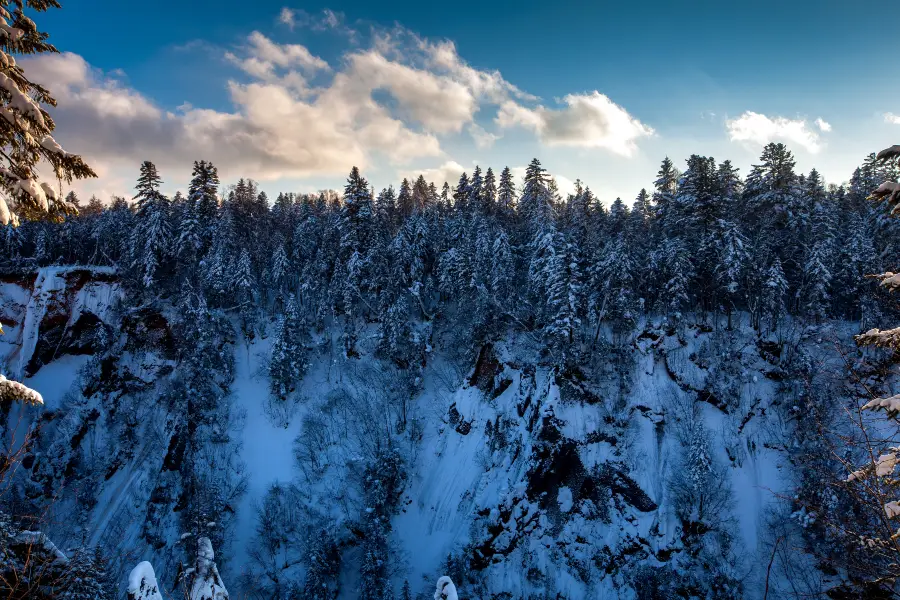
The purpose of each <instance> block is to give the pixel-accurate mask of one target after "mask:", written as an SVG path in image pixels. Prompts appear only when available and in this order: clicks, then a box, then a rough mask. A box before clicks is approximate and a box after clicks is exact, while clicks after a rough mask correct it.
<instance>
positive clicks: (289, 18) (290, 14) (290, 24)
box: [278, 6, 297, 31]
mask: <svg viewBox="0 0 900 600" xmlns="http://www.w3.org/2000/svg"><path fill="white" fill-rule="evenodd" d="M278 22H279V23H281V24H282V25H285V26H287V28H288V29H290V30H291V31H293V30H294V26H295V25H296V24H297V16H296V13H295V12H294V10H293V9H290V8H288V7H287V6H285V7H284V8H282V9H281V12H280V13H279V14H278Z"/></svg>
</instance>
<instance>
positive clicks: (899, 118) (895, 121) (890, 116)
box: [884, 112, 900, 125]
mask: <svg viewBox="0 0 900 600" xmlns="http://www.w3.org/2000/svg"><path fill="white" fill-rule="evenodd" d="M884 122H885V123H891V124H892V125H900V115H895V114H894V113H889V112H886V113H884Z"/></svg>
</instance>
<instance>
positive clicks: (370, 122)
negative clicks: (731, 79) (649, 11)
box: [22, 8, 653, 183]
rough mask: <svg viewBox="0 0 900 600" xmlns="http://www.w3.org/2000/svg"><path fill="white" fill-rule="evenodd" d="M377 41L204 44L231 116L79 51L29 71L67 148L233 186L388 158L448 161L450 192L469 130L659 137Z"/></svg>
mask: <svg viewBox="0 0 900 600" xmlns="http://www.w3.org/2000/svg"><path fill="white" fill-rule="evenodd" d="M278 22H279V23H281V24H282V25H284V26H286V27H287V28H289V29H295V28H300V27H308V28H313V29H318V30H323V31H325V30H334V31H337V32H342V31H343V30H344V29H346V28H347V26H346V25H345V23H344V18H343V15H341V14H340V13H334V12H332V11H324V12H323V13H322V14H321V15H319V16H317V17H311V16H310V15H308V14H307V13H305V12H303V11H300V10H293V9H290V8H284V9H282V11H281V13H280V14H279V15H278ZM369 42H370V43H369V44H368V47H365V48H362V47H359V46H358V45H354V46H351V48H349V49H348V50H347V51H346V52H345V53H344V55H343V56H342V57H341V60H340V61H334V62H333V63H332V64H329V62H327V61H326V60H324V59H323V58H321V57H319V56H317V55H316V54H314V53H313V52H311V51H310V50H309V48H307V47H306V46H304V45H302V44H297V43H279V42H277V41H275V40H273V39H272V38H270V37H268V36H266V35H265V34H263V33H262V32H260V31H253V32H251V33H250V34H249V35H248V36H247V37H246V38H245V39H244V40H243V41H242V43H241V44H239V45H237V46H236V47H234V48H231V49H229V50H225V49H216V48H215V46H212V45H210V44H206V43H204V42H196V43H195V44H193V46H196V47H198V48H200V49H202V51H203V53H204V55H209V54H210V53H214V54H213V56H214V59H215V60H218V61H219V62H220V64H221V63H222V62H224V63H225V64H227V65H231V66H232V67H233V68H234V70H233V72H232V74H231V77H230V78H227V79H226V80H224V81H223V90H224V91H225V92H226V93H227V96H228V98H229V100H230V103H231V106H230V107H229V108H228V109H210V108H204V107H201V106H196V105H195V104H193V103H192V102H190V101H189V100H190V98H188V99H187V100H186V101H185V102H183V103H182V104H181V105H180V106H179V107H178V108H177V109H174V110H166V109H164V108H162V107H160V106H159V105H158V104H157V103H155V102H154V101H153V100H152V99H151V98H149V97H147V96H145V95H144V94H142V93H141V92H139V91H137V90H135V89H133V88H131V87H129V86H128V85H127V84H125V83H123V82H122V81H121V76H118V77H119V78H117V77H114V76H113V72H108V73H103V72H101V71H99V70H97V69H95V68H92V67H91V66H90V65H89V64H88V63H87V62H86V61H85V60H84V59H83V58H82V57H80V56H78V55H76V54H72V53H63V54H58V55H40V56H35V57H28V58H26V59H23V61H22V62H23V64H24V65H25V67H26V69H27V71H28V74H29V76H30V77H32V78H33V79H34V80H35V81H37V82H39V83H43V84H45V85H46V86H47V87H49V88H50V89H51V90H52V91H53V93H54V94H55V95H56V97H57V98H58V100H59V107H58V108H56V109H54V110H53V111H52V114H53V116H54V119H55V120H56V122H57V124H58V132H59V136H58V138H59V139H60V141H61V143H63V144H65V145H66V146H67V147H70V148H71V149H72V151H74V152H79V153H81V154H84V155H85V157H86V158H87V159H88V160H90V161H93V162H94V163H95V164H103V165H104V166H115V165H121V166H128V167H129V168H130V167H133V166H134V165H136V164H138V163H139V162H140V161H142V160H152V161H154V162H156V163H157V164H158V165H159V166H161V167H167V168H168V167H177V168H180V169H182V170H183V169H184V168H185V166H186V165H189V164H190V163H191V161H194V160H200V159H204V160H210V161H212V162H214V163H215V164H216V165H217V166H218V167H219V170H220V172H221V173H222V175H223V177H236V176H249V177H253V178H256V179H259V180H273V179H279V178H285V177H290V178H304V177H317V176H318V177H323V176H324V177H331V176H336V175H338V176H339V175H344V174H345V173H346V172H347V171H348V170H349V169H350V167H351V166H353V165H356V166H359V167H360V168H362V169H365V168H367V167H370V166H371V165H373V164H375V163H378V162H379V161H384V162H387V163H389V164H392V165H396V166H397V167H400V168H402V167H403V165H406V164H409V163H410V162H411V161H413V160H416V159H420V158H427V157H441V160H443V164H442V165H441V166H440V167H437V168H435V169H431V170H429V172H432V173H433V175H434V179H435V182H436V183H437V182H443V181H444V180H447V181H450V182H451V183H453V182H455V180H456V179H457V178H458V177H459V174H460V173H461V172H462V170H463V168H462V167H461V166H460V165H459V164H458V163H455V162H454V161H451V160H449V159H448V157H447V156H446V155H445V154H444V152H443V150H442V148H441V140H442V139H443V138H444V137H445V136H448V135H455V134H460V133H463V132H466V133H467V134H468V136H470V137H471V139H472V141H473V142H474V144H475V146H476V147H477V148H479V149H485V148H489V147H490V146H492V145H493V144H494V143H495V142H496V140H498V139H500V138H501V137H502V136H501V132H500V131H499V130H503V129H506V128H510V127H520V128H525V129H528V130H531V131H533V132H534V133H535V134H536V135H537V136H538V138H539V139H540V140H541V141H543V142H544V143H546V144H548V145H559V146H580V147H586V148H603V149H607V150H609V151H612V152H614V153H616V154H620V155H623V156H630V155H631V154H633V153H634V151H635V149H636V147H637V145H636V144H637V141H638V140H639V139H640V138H643V137H646V136H649V135H652V134H653V130H652V129H651V128H650V127H648V126H646V125H644V124H643V123H641V122H640V121H638V120H637V119H635V118H634V117H632V116H631V115H630V114H629V113H628V112H627V111H626V110H625V109H624V108H622V107H621V106H619V105H617V104H615V103H613V102H612V101H611V100H610V99H609V98H607V97H606V96H604V95H603V94H600V93H599V92H593V93H591V94H581V95H579V94H570V95H568V96H565V97H564V98H563V100H562V106H561V107H559V108H553V109H551V108H545V107H544V106H542V105H540V104H538V99H537V98H536V97H534V96H532V95H530V94H528V93H527V92H525V91H523V90H521V89H519V88H518V87H517V86H515V85H514V84H512V83H510V82H509V81H507V80H506V79H504V78H503V76H502V75H501V74H500V73H499V72H498V71H492V70H484V69H478V68H475V67H473V66H471V65H469V64H468V63H467V62H466V61H465V60H463V59H462V57H461V56H460V55H459V53H458V51H457V48H456V46H455V45H454V44H453V42H451V41H447V40H442V41H431V40H428V39H424V38H421V37H420V36H418V35H416V34H415V33H413V32H410V31H409V30H407V29H404V28H402V27H400V26H396V27H394V28H393V29H391V30H373V31H372V34H371V39H370V40H369ZM182 50H183V51H186V52H187V51H192V46H185V47H184V48H183V49H182ZM485 107H494V108H496V109H498V111H499V112H498V114H497V117H496V119H495V120H494V122H493V123H492V124H490V125H486V124H487V123H490V122H489V121H488V122H486V121H485V120H484V119H479V118H478V117H479V114H480V112H481V111H483V109H485ZM479 121H480V122H479ZM485 126H488V127H490V128H491V129H494V131H488V130H487V129H485Z"/></svg>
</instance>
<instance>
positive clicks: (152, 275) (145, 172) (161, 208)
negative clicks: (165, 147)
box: [131, 160, 172, 289]
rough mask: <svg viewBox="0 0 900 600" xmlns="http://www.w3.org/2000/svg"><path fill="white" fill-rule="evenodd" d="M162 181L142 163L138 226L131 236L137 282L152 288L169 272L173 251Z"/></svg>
mask: <svg viewBox="0 0 900 600" xmlns="http://www.w3.org/2000/svg"><path fill="white" fill-rule="evenodd" d="M161 183H162V179H161V178H160V176H159V173H158V172H157V170H156V165H154V164H153V163H152V162H150V161H149V160H146V161H144V162H143V163H142V164H141V173H140V176H139V177H138V181H137V185H136V186H135V189H136V190H137V194H136V195H135V196H134V199H135V200H137V217H138V219H137V226H136V227H135V228H134V231H133V234H132V250H131V252H132V261H133V263H132V264H133V268H134V271H135V273H136V275H137V277H138V280H139V281H140V282H141V283H142V284H143V286H144V287H145V288H148V289H149V288H152V287H154V286H155V285H156V283H157V282H158V281H159V279H160V275H161V274H160V272H163V273H164V272H166V269H167V267H168V266H169V265H168V257H169V253H170V252H171V250H172V246H171V245H172V229H171V221H170V214H169V213H170V206H169V199H168V198H166V197H165V196H164V195H163V194H162V192H160V191H159V186H160V184H161Z"/></svg>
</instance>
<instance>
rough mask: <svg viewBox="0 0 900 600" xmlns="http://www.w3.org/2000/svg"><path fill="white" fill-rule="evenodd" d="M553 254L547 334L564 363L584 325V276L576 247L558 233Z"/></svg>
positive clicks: (549, 264)
mask: <svg viewBox="0 0 900 600" xmlns="http://www.w3.org/2000/svg"><path fill="white" fill-rule="evenodd" d="M551 248H552V255H551V257H550V260H549V261H547V271H546V272H545V273H544V277H545V278H546V281H547V301H546V306H545V309H544V310H545V316H544V322H545V325H544V335H545V336H547V339H548V342H549V345H550V347H551V348H552V349H554V350H555V351H556V353H557V356H558V359H559V360H561V361H563V363H564V362H565V361H566V360H567V359H568V358H571V357H572V355H573V352H572V344H573V342H574V341H575V331H576V328H577V327H578V326H579V325H580V323H581V319H579V316H578V307H579V306H580V304H581V285H580V280H581V274H580V272H579V266H578V261H577V258H576V256H575V250H574V248H573V247H572V244H571V243H569V241H568V240H567V239H566V238H565V236H564V235H563V234H562V233H561V232H559V231H557V232H555V233H554V234H553V238H552V246H551Z"/></svg>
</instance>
